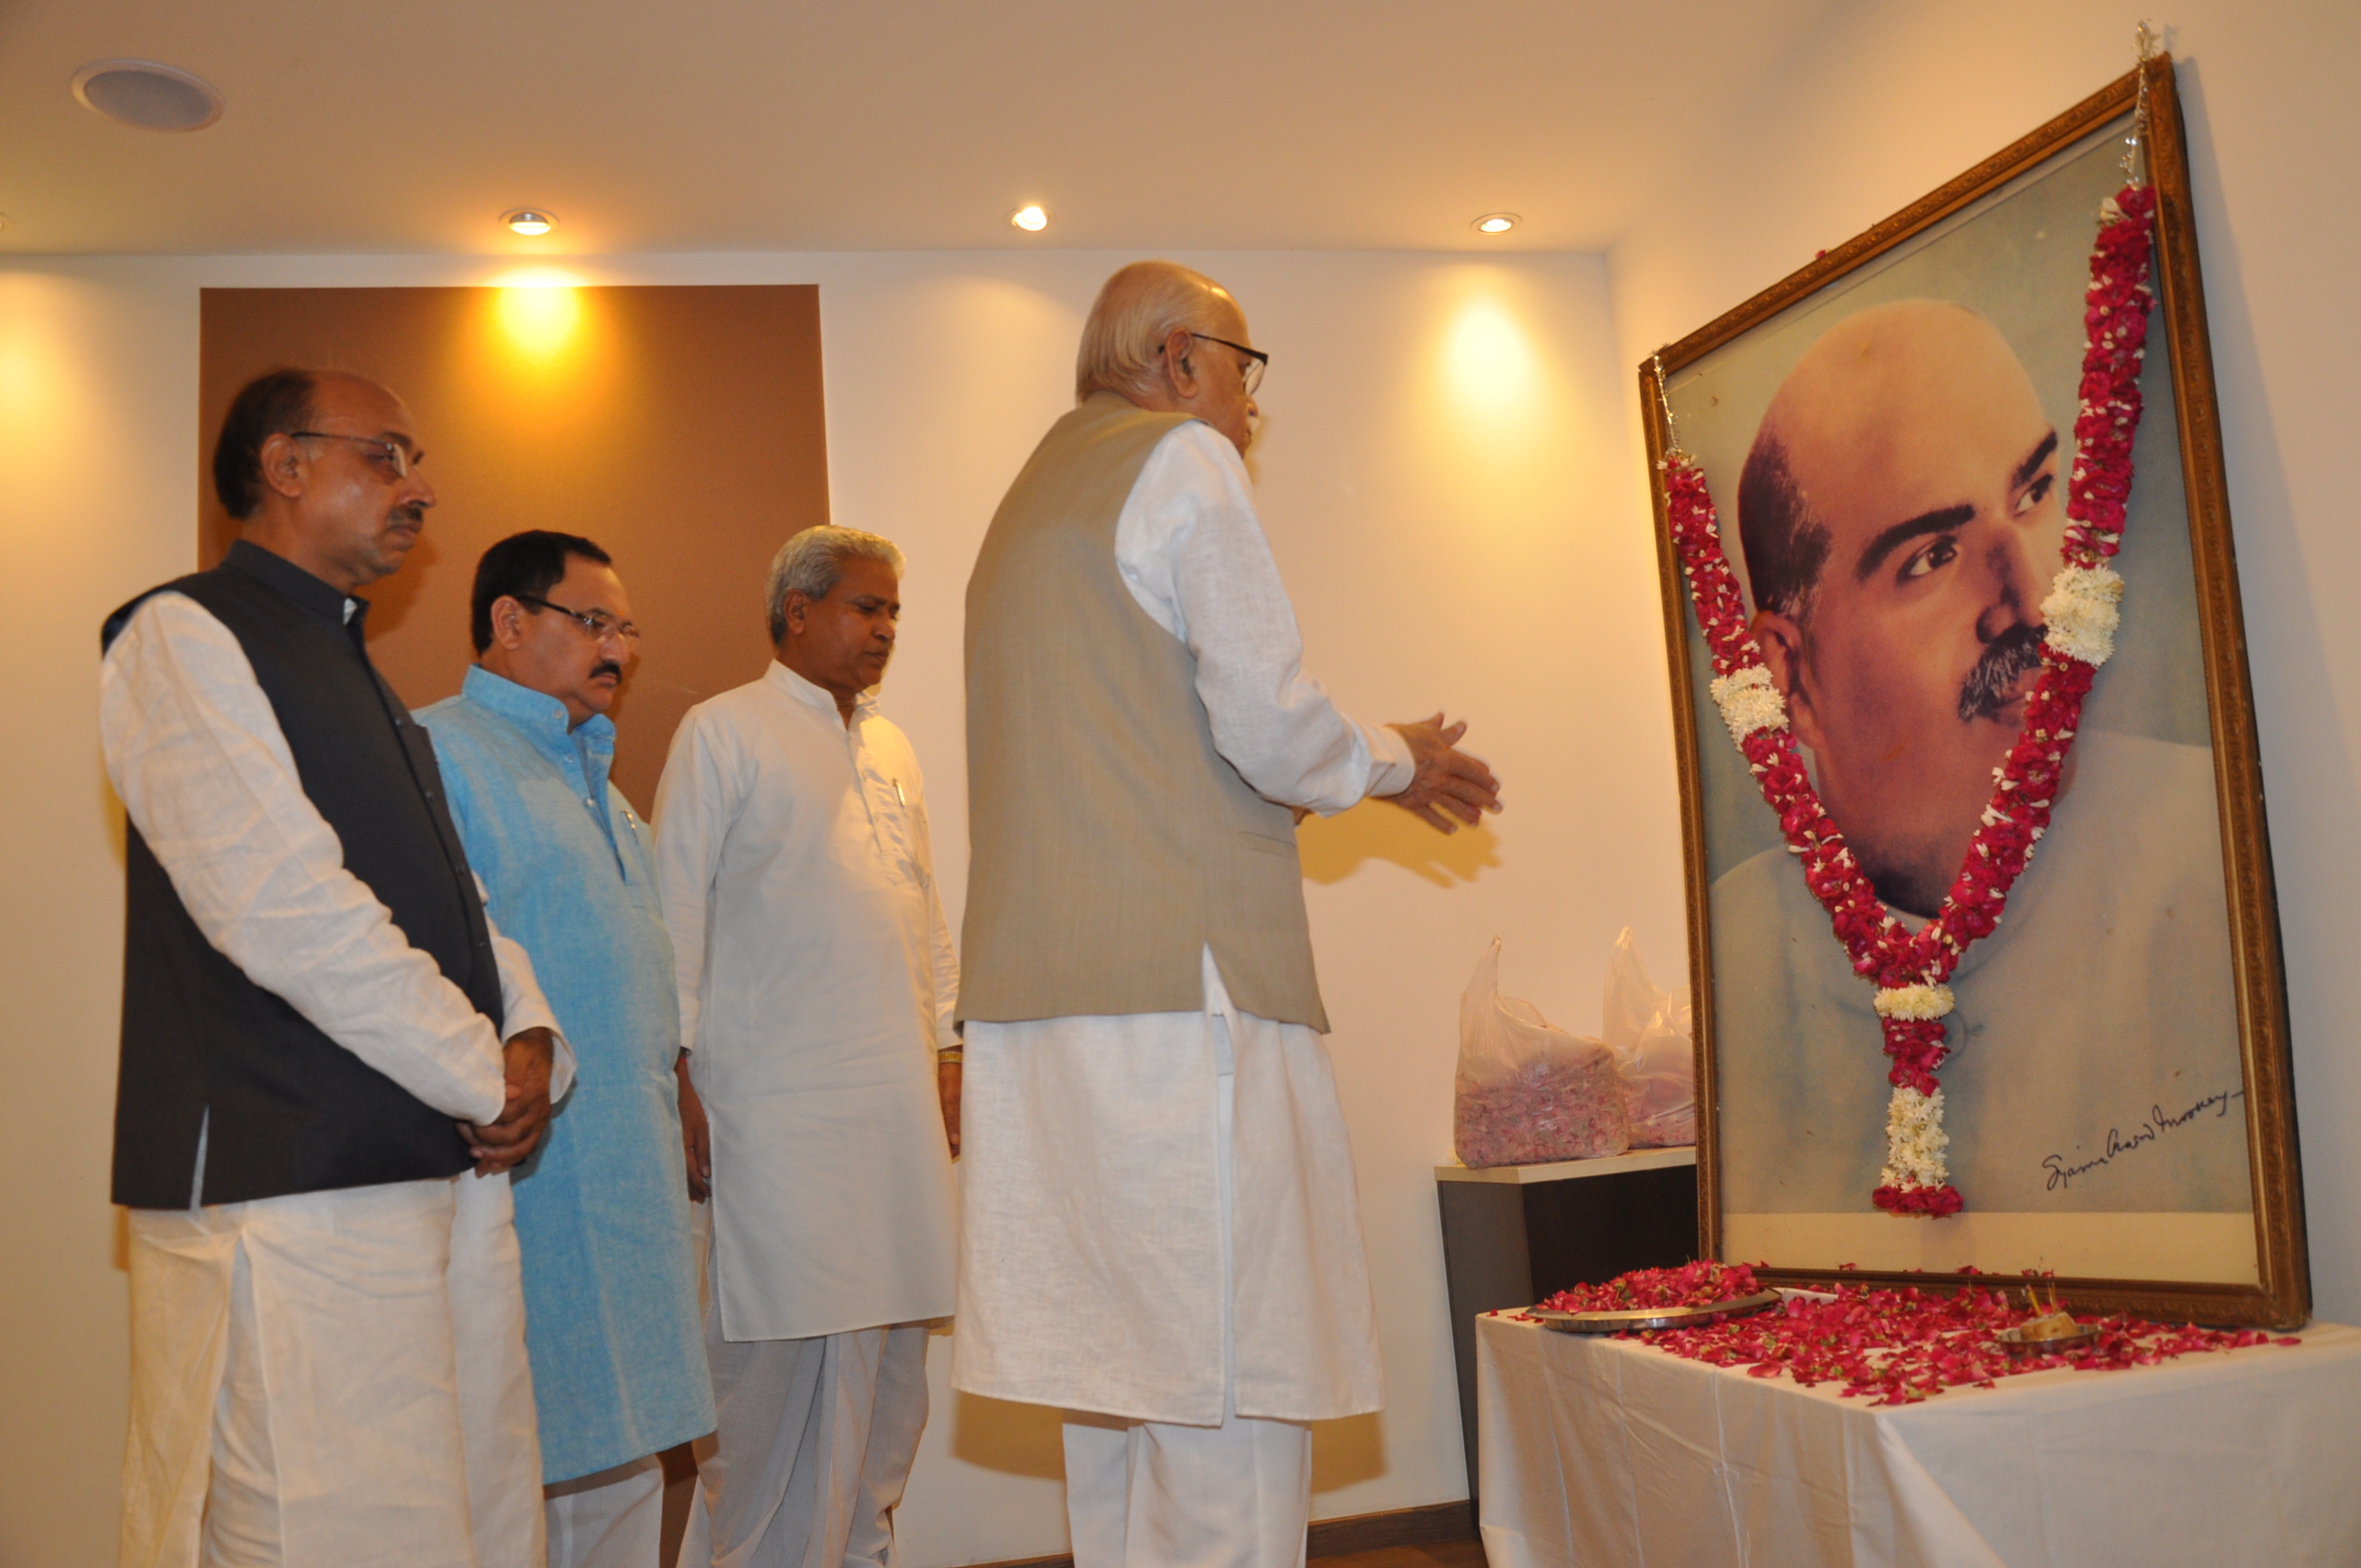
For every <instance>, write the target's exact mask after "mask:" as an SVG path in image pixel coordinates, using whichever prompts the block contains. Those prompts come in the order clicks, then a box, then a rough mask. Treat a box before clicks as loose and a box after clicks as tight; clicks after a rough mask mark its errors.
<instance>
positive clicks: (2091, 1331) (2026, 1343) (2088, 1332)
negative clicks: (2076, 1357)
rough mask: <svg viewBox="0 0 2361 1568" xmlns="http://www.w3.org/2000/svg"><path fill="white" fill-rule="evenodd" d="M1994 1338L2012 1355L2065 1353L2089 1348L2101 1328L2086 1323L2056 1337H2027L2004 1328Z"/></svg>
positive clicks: (2096, 1338) (2016, 1331) (2097, 1340)
mask: <svg viewBox="0 0 2361 1568" xmlns="http://www.w3.org/2000/svg"><path fill="white" fill-rule="evenodd" d="M1993 1339H1995V1340H1997V1341H1999V1342H2000V1347H2001V1348H2002V1349H2003V1350H2004V1351H2006V1352H2008V1353H2009V1354H2011V1355H2064V1354H2067V1353H2068V1352H2069V1351H2076V1350H2088V1349H2089V1348H2090V1347H2091V1346H2092V1345H2094V1344H2096V1343H2099V1329H2098V1325H2097V1324H2095V1323H2085V1324H2083V1325H2082V1327H2081V1329H2079V1330H2077V1331H2076V1332H2073V1333H2070V1334H2059V1335H2058V1336H2057V1337H2056V1338H2054V1339H2026V1337H2025V1335H2024V1334H2023V1333H2022V1332H2020V1331H2018V1330H2016V1329H2002V1330H2001V1331H2000V1332H1997V1333H1995V1334H1993Z"/></svg>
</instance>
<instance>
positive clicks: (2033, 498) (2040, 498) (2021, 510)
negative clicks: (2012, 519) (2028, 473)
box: [2016, 474, 2058, 517]
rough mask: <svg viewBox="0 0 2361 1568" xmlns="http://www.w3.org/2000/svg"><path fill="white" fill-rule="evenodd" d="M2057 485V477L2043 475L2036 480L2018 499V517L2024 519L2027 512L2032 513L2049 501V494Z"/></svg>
mask: <svg viewBox="0 0 2361 1568" xmlns="http://www.w3.org/2000/svg"><path fill="white" fill-rule="evenodd" d="M2057 485H2058V476H2057V475H2055V474H2043V475H2042V476H2041V477H2038V478H2037V479H2035V480H2034V481H2033V483H2031V484H2029V485H2027V486H2026V487H2025V493H2024V494H2023V495H2021V496H2019V497H2017V498H2016V515H2017V516H2019V517H2023V516H2024V515H2025V514H2026V512H2029V511H2031V510H2033V509H2034V508H2035V507H2037V506H2039V505H2040V504H2041V503H2042V502H2044V501H2046V500H2048V499H2049V492H2050V491H2051V490H2053V489H2055V488H2057Z"/></svg>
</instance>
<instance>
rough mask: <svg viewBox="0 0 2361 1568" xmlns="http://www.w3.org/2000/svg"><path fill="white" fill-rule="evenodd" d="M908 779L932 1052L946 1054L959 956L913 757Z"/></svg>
mask: <svg viewBox="0 0 2361 1568" xmlns="http://www.w3.org/2000/svg"><path fill="white" fill-rule="evenodd" d="M910 775H911V777H912V779H913V780H914V781H916V782H917V786H918V792H917V799H916V800H914V801H913V802H912V803H911V804H912V805H913V806H915V807H916V809H915V810H913V811H912V812H911V813H910V818H911V821H910V831H911V837H912V839H913V840H914V841H915V842H914V847H915V848H916V850H917V855H918V871H919V873H920V874H921V875H923V876H924V877H925V878H926V879H927V922H928V941H929V946H930V947H931V948H932V949H933V958H934V978H935V1048H936V1049H937V1050H939V1051H940V1050H949V1049H950V1047H953V1046H956V1045H958V1044H959V1043H960V1036H959V1030H958V1028H957V1027H956V1026H955V1025H953V1024H952V1023H951V1014H953V1013H956V1012H957V1011H958V1010H959V953H958V950H957V949H956V948H953V947H952V946H951V924H950V921H949V920H946V919H945V918H943V896H942V890H941V889H940V888H939V887H938V886H936V885H935V834H934V828H933V826H932V825H931V824H930V823H929V822H928V818H927V793H926V783H925V779H924V776H923V775H922V774H920V773H919V772H918V760H917V755H916V753H913V754H912V756H911V758H910Z"/></svg>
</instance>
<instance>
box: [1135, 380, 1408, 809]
mask: <svg viewBox="0 0 2361 1568" xmlns="http://www.w3.org/2000/svg"><path fill="white" fill-rule="evenodd" d="M1115 566H1116V569H1117V570H1118V571H1120V572H1121V573H1122V575H1123V580H1124V586H1125V587H1126V588H1128V589H1130V590H1131V597H1132V598H1133V599H1135V600H1136V601H1137V603H1138V605H1139V608H1140V609H1143V610H1145V611H1147V612H1148V617H1149V618H1150V619H1151V620H1154V621H1155V622H1156V623H1157V624H1158V625H1159V626H1161V627H1162V628H1164V630H1167V631H1169V632H1170V633H1171V634H1172V635H1173V636H1175V637H1177V638H1179V639H1180V641H1183V642H1185V643H1187V644H1188V646H1189V651H1190V652H1191V653H1194V654H1195V655H1196V656H1197V695H1198V696H1199V697H1200V698H1201V699H1202V700H1203V702H1204V704H1205V714H1206V717H1207V718H1208V719H1209V720H1210V721H1211V722H1212V725H1213V744H1214V746H1215V747H1216V748H1217V749H1218V750H1219V751H1221V753H1222V755H1223V756H1224V757H1226V758H1228V759H1229V760H1230V763H1231V765H1232V766H1234V767H1235V768H1236V769H1237V770H1238V773H1240V774H1241V775H1242V776H1243V777H1244V778H1245V779H1246V783H1247V784H1251V785H1253V786H1254V788H1255V789H1256V791H1257V793H1259V794H1261V795H1264V796H1265V797H1267V798H1268V799H1271V800H1275V801H1278V802H1279V803H1280V804H1282V805H1286V806H1309V807H1311V808H1312V810H1314V811H1317V812H1320V813H1322V814H1323V815H1328V814H1332V813H1334V812H1338V811H1342V810H1344V809H1345V807H1347V806H1352V805H1354V804H1355V803H1356V802H1357V801H1359V800H1360V799H1361V798H1362V797H1363V796H1365V795H1397V794H1400V792H1401V791H1402V790H1405V789H1407V788H1409V787H1410V783H1411V776H1412V774H1413V773H1414V769H1413V766H1412V764H1411V754H1410V745H1409V743H1408V742H1407V741H1405V740H1402V738H1401V737H1400V735H1397V734H1396V733H1394V732H1393V731H1392V730H1390V729H1378V728H1374V727H1372V726H1369V725H1366V724H1361V723H1358V722H1356V721H1355V720H1354V719H1352V718H1347V717H1346V716H1345V714H1343V713H1341V712H1339V711H1338V710H1337V707H1336V705H1335V704H1334V702H1332V701H1330V700H1329V698H1328V694H1327V693H1326V692H1325V691H1323V690H1322V689H1321V686H1320V683H1319V682H1318V681H1315V680H1313V679H1312V677H1311V676H1309V675H1307V674H1304V673H1303V638H1302V634H1301V632H1300V631H1299V630H1297V629H1296V624H1295V607H1294V606H1293V605H1291V604H1290V603H1289V602H1288V598H1287V588H1286V587H1285V585H1283V584H1282V583H1280V581H1279V565H1278V563H1277V562H1275V561H1273V560H1272V559H1271V554H1270V543H1269V541H1268V540H1267V539H1265V538H1264V537H1263V532H1262V523H1261V521H1260V520H1258V519H1257V517H1256V515H1255V510H1254V495H1253V490H1252V487H1251V482H1250V481H1249V479H1248V477H1247V476H1246V463H1245V460H1244V459H1242V458H1241V457H1240V456H1239V455H1238V451H1237V448H1236V447H1235V446H1233V445H1231V444H1230V443H1229V441H1228V440H1227V439H1226V438H1225V437H1224V436H1223V435H1222V434H1221V433H1219V432H1218V431H1216V430H1214V429H1213V427H1212V426H1211V425H1208V424H1205V423H1203V422H1201V421H1196V420H1191V422H1188V423H1187V424H1183V425H1180V426H1177V427H1175V428H1174V429H1173V431H1172V432H1171V433H1170V434H1169V435H1167V436H1165V437H1164V439H1163V440H1162V441H1160V442H1159V443H1157V445H1156V450H1155V451H1153V452H1151V453H1149V454H1148V462H1147V464H1146V465H1145V466H1143V467H1142V468H1141V469H1140V471H1139V478H1138V480H1137V482H1136V483H1135V484H1134V485H1133V486H1132V489H1131V495H1130V496H1129V497H1128V498H1127V499H1126V500H1125V501H1124V504H1123V511H1122V514H1121V515H1120V516H1119V517H1118V518H1117V519H1116V521H1115Z"/></svg>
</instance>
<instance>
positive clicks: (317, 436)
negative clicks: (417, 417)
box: [287, 430, 426, 479]
mask: <svg viewBox="0 0 2361 1568" xmlns="http://www.w3.org/2000/svg"><path fill="white" fill-rule="evenodd" d="M287 434H288V438H289V439H290V440H293V441H349V442H353V443H355V444H357V445H361V446H366V447H368V449H369V461H370V462H372V463H374V464H376V465H377V466H379V467H380V468H382V469H384V470H385V471H386V472H387V473H390V474H391V475H392V476H393V477H395V478H397V479H407V478H408V477H410V471H411V470H412V468H415V467H417V466H419V465H420V464H421V463H423V462H425V461H426V454H425V453H423V452H412V451H411V450H410V448H408V447H406V446H404V445H402V444H401V443H400V442H399V441H388V440H386V439H385V438H384V437H382V436H376V435H339V434H337V433H335V431H333V430H291V431H289V432H288V433H287Z"/></svg>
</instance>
